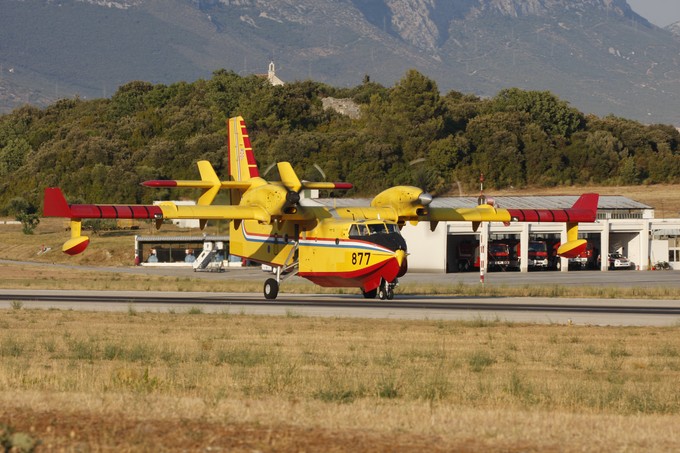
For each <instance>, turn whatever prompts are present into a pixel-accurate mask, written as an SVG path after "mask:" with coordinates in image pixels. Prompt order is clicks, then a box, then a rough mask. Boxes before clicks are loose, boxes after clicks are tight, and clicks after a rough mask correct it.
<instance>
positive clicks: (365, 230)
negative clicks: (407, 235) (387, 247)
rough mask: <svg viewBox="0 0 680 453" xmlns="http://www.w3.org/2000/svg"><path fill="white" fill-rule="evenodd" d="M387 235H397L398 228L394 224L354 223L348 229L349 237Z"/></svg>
mask: <svg viewBox="0 0 680 453" xmlns="http://www.w3.org/2000/svg"><path fill="white" fill-rule="evenodd" d="M387 233H399V227H398V226H397V225H396V224H394V223H387V224H385V223H368V224H366V223H354V224H352V225H351V226H350V227H349V235H350V237H354V236H368V235H371V234H387Z"/></svg>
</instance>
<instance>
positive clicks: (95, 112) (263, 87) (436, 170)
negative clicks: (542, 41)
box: [0, 70, 680, 213]
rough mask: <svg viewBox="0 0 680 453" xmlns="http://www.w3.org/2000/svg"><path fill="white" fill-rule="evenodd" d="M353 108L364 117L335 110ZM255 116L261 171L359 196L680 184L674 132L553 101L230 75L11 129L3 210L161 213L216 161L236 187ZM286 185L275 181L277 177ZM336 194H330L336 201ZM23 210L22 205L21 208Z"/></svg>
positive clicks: (50, 114) (410, 76)
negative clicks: (230, 123)
mask: <svg viewBox="0 0 680 453" xmlns="http://www.w3.org/2000/svg"><path fill="white" fill-rule="evenodd" d="M328 96H332V97H336V98H352V99H353V100H354V101H355V102H356V103H358V104H359V105H360V107H361V116H360V118H358V119H350V118H349V117H347V116H343V115H341V114H339V113H336V112H334V111H332V110H324V109H323V107H322V101H321V100H322V99H323V98H324V97H328ZM234 115H242V116H243V117H244V118H245V120H246V123H247V126H248V130H249V132H250V135H251V140H252V143H253V147H254V150H255V155H256V158H257V160H258V163H259V166H260V170H261V172H264V171H265V169H267V168H268V167H269V166H270V164H273V163H275V162H277V161H290V162H291V163H292V164H293V166H294V168H295V170H296V171H297V172H298V173H299V175H300V176H301V178H303V179H308V180H320V179H321V178H322V177H321V175H320V173H319V172H318V170H316V169H315V164H316V165H318V166H319V167H320V168H321V169H322V170H323V172H324V173H325V175H326V179H327V180H337V181H348V182H352V183H353V184H354V185H355V188H354V189H353V190H352V191H350V192H349V193H348V194H345V193H332V194H328V195H330V196H346V195H349V196H359V195H372V194H375V193H377V192H378V191H380V190H382V189H384V188H386V187H389V186H391V185H394V184H412V185H418V186H421V187H423V188H425V189H426V190H429V191H431V192H432V193H435V194H443V193H446V192H448V191H449V190H451V188H452V187H453V186H454V185H456V186H457V183H458V182H460V183H461V184H462V185H463V186H464V187H467V188H469V189H472V188H474V187H475V186H476V184H477V181H478V177H479V173H480V172H483V173H484V175H485V177H486V185H487V186H488V187H489V188H497V189H501V188H507V187H525V186H536V187H552V186H560V185H577V184H578V185H581V184H590V183H597V184H605V185H606V184H611V185H614V184H621V185H635V184H656V183H677V182H680V153H679V146H680V134H679V133H678V131H677V130H676V129H675V128H674V127H672V126H667V125H650V126H646V125H642V124H640V123H638V122H635V121H630V120H626V119H622V118H618V117H613V116H608V117H596V116H592V115H588V116H586V115H583V114H582V113H581V112H579V111H578V110H576V109H574V108H572V107H570V106H569V105H568V103H566V102H564V101H562V100H560V99H559V98H558V97H556V96H555V95H553V94H551V93H550V92H538V91H523V90H519V89H514V88H513V89H506V90H503V91H501V92H499V93H498V95H497V96H495V97H493V98H490V99H480V98H479V97H476V96H473V95H466V94H463V93H459V92H455V91H452V92H449V93H446V94H444V95H442V94H441V93H440V92H439V89H438V87H437V84H436V83H435V82H434V81H433V80H431V79H429V78H427V77H425V76H424V75H422V74H421V73H419V72H417V71H415V70H410V71H408V72H407V73H406V74H405V75H404V76H403V77H402V79H401V80H399V81H398V82H397V83H396V84H395V85H394V86H392V87H384V86H382V85H379V84H376V83H373V82H371V81H370V80H368V77H366V78H365V80H364V82H363V83H362V84H360V85H358V86H355V87H353V88H335V87H331V86H328V85H325V84H321V83H316V82H313V81H303V82H296V83H290V84H286V85H284V86H271V85H269V84H268V83H267V81H266V80H265V79H263V78H261V77H257V76H249V77H241V76H239V75H237V74H235V73H234V72H230V71H225V70H220V71H217V72H215V73H214V74H213V76H212V78H210V79H209V80H198V81H196V82H193V83H176V84H172V85H162V84H151V83H147V82H140V81H138V82H131V83H128V84H127V85H124V86H122V87H121V88H120V89H119V90H118V91H117V92H116V93H115V94H114V95H113V96H112V97H111V98H110V99H96V100H81V99H64V100H61V101H58V102H56V103H54V104H52V105H50V106H49V107H46V108H44V109H39V108H36V107H29V106H25V107H22V108H19V109H17V110H15V111H13V112H12V113H10V114H6V115H3V116H0V210H4V211H5V213H6V212H7V211H8V209H9V206H10V204H11V202H12V200H15V199H16V198H17V197H22V198H24V199H25V200H26V201H27V202H28V203H29V204H30V205H33V206H36V207H38V206H39V205H40V203H41V200H42V191H43V189H44V188H45V187H48V186H59V187H62V188H63V190H64V192H65V194H66V196H67V198H68V199H69V201H81V202H82V201H86V202H93V203H103V202H108V203H111V202H117V203H118V202H120V203H148V202H150V201H152V200H157V199H167V198H170V197H173V198H177V197H179V196H194V195H195V194H193V193H186V192H185V193H176V192H170V191H156V190H150V189H145V188H143V187H141V186H140V185H139V183H140V182H141V181H144V180H148V179H161V178H169V179H196V178H197V176H198V172H197V169H196V167H195V162H196V161H198V160H201V159H207V160H209V161H210V162H212V164H213V165H214V166H215V168H216V170H217V172H218V174H220V175H221V176H222V177H225V175H226V159H225V157H226V140H225V138H226V137H225V136H226V131H225V121H226V119H227V118H228V117H230V116H234ZM266 178H268V179H277V178H278V175H277V174H276V169H275V168H274V169H272V170H271V171H270V172H269V173H268V174H267V175H266ZM324 195H327V194H324ZM15 203H16V201H15Z"/></svg>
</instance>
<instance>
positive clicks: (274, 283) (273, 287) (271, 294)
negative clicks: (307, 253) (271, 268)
mask: <svg viewBox="0 0 680 453" xmlns="http://www.w3.org/2000/svg"><path fill="white" fill-rule="evenodd" d="M298 247H299V242H296V243H295V246H294V247H293V248H292V249H291V251H290V253H289V254H288V257H287V258H286V260H285V261H284V265H283V266H276V267H275V269H276V271H275V272H276V278H268V279H267V280H265V282H264V291H263V292H264V298H265V299H267V300H273V299H276V296H278V295H279V287H280V286H281V282H283V281H284V280H285V279H287V278H288V277H292V276H293V275H297V271H298V269H297V268H298V261H297V259H295V258H296V256H295V252H297V249H298ZM285 263H290V264H285Z"/></svg>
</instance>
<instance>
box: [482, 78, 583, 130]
mask: <svg viewBox="0 0 680 453" xmlns="http://www.w3.org/2000/svg"><path fill="white" fill-rule="evenodd" d="M493 108H494V109H495V110H497V111H500V112H512V111H516V112H526V113H528V114H529V116H530V117H531V119H532V121H533V122H535V123H537V124H539V125H540V126H541V127H542V128H543V130H544V131H546V132H548V133H549V134H552V135H563V136H565V137H569V136H570V135H571V134H573V133H574V132H576V131H578V130H580V129H582V128H583V124H584V118H583V114H582V113H581V112H579V111H578V110H576V109H574V108H572V107H569V104H568V103H567V102H565V101H562V100H560V99H559V98H558V97H557V96H555V95H554V94H552V93H551V92H549V91H523V90H520V89H519V88H509V89H506V90H502V91H500V92H499V93H498V94H497V95H496V97H495V98H494V99H493Z"/></svg>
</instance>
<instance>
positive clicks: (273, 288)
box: [264, 278, 279, 300]
mask: <svg viewBox="0 0 680 453" xmlns="http://www.w3.org/2000/svg"><path fill="white" fill-rule="evenodd" d="M278 294H279V282H277V281H276V279H274V278H268V279H267V280H266V281H265V282H264V298H265V299H269V300H272V299H276V296H277V295H278Z"/></svg>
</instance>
